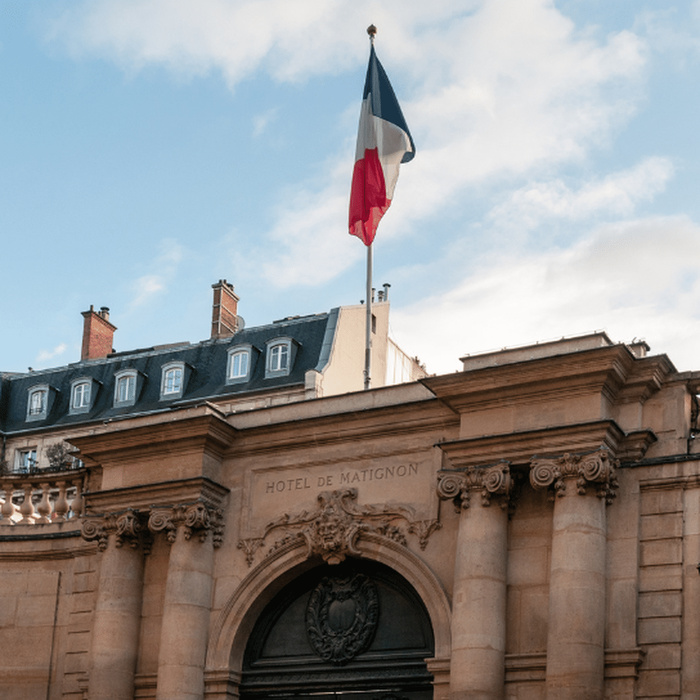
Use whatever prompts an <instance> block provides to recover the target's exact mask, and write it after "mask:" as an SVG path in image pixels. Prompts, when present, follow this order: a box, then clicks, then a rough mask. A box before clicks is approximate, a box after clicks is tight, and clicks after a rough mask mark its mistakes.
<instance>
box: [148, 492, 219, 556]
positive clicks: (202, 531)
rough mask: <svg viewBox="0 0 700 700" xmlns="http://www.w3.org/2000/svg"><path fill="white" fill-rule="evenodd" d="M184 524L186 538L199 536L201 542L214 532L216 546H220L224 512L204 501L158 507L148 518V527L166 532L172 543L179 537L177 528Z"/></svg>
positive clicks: (151, 529) (152, 530)
mask: <svg viewBox="0 0 700 700" xmlns="http://www.w3.org/2000/svg"><path fill="white" fill-rule="evenodd" d="M180 526H182V528H183V535H184V537H185V539H186V540H189V539H191V538H192V536H195V535H196V536H197V537H198V538H199V540H200V541H201V542H204V540H206V538H207V535H208V534H209V532H211V533H212V543H213V545H214V547H220V546H221V542H222V540H223V512H222V511H221V510H219V509H213V508H208V507H207V506H206V505H205V504H204V503H202V502H201V501H198V502H197V503H193V504H189V505H177V506H173V507H172V508H165V509H164V508H158V509H154V510H153V511H151V515H150V517H149V519H148V529H149V530H150V531H151V532H153V533H157V532H164V533H165V537H166V539H167V540H168V542H170V544H172V543H173V542H175V540H176V538H177V529H178V527H180Z"/></svg>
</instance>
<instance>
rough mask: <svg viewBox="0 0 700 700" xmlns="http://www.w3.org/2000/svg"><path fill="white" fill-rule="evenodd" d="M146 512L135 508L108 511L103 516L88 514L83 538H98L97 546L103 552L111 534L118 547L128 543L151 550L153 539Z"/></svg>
mask: <svg viewBox="0 0 700 700" xmlns="http://www.w3.org/2000/svg"><path fill="white" fill-rule="evenodd" d="M144 519H145V514H144V513H140V512H139V511H137V510H134V509H133V508H129V509H128V510H126V511H124V512H123V513H108V514H107V515H102V516H97V517H95V516H86V517H84V518H83V521H82V524H81V535H82V536H83V539H85V540H88V541H91V540H97V548H98V549H99V550H100V551H101V552H103V551H104V550H105V549H106V548H107V544H108V543H109V536H110V535H112V534H113V535H114V544H115V546H116V547H123V546H124V545H125V544H128V545H129V546H130V547H131V548H132V549H137V548H138V547H143V549H144V552H145V553H148V552H149V551H150V546H151V540H150V537H149V536H148V532H147V530H146V528H145V524H144Z"/></svg>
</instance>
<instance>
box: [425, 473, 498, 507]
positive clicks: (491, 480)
mask: <svg viewBox="0 0 700 700" xmlns="http://www.w3.org/2000/svg"><path fill="white" fill-rule="evenodd" d="M511 487H512V480H511V475H510V465H509V464H508V462H499V463H498V464H494V465H491V466H488V467H467V468H466V469H464V470H460V471H441V472H440V473H439V474H438V483H437V492H438V496H439V497H440V498H442V499H445V500H448V499H451V500H453V501H454V503H455V507H456V508H457V509H458V510H463V509H466V508H468V507H469V505H470V496H471V493H472V492H479V494H480V495H481V505H482V506H489V505H491V498H492V497H493V496H499V497H501V498H500V502H501V506H502V507H506V506H507V502H508V496H509V495H510V492H511Z"/></svg>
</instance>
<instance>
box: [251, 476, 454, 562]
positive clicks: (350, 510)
mask: <svg viewBox="0 0 700 700" xmlns="http://www.w3.org/2000/svg"><path fill="white" fill-rule="evenodd" d="M317 500H318V503H319V507H318V509H316V510H314V511H312V512H308V511H303V512H302V513H299V514H298V515H295V516H292V515H289V514H285V515H283V516H282V517H280V518H278V519H277V520H274V521H272V522H271V523H268V525H267V527H266V528H265V532H264V533H263V535H262V536H261V537H252V538H248V539H245V540H241V541H240V542H239V543H238V548H239V549H242V550H244V551H245V553H246V560H247V562H248V565H249V566H250V565H252V563H253V559H254V557H255V553H256V551H257V550H258V549H259V548H260V547H262V546H263V544H264V542H265V538H266V537H267V535H268V534H269V533H271V532H273V531H275V530H282V531H286V533H285V534H284V535H283V536H282V537H281V538H280V539H278V540H277V541H276V542H274V544H273V545H272V546H271V547H270V549H269V551H268V554H272V553H274V552H276V551H278V550H279V549H281V548H282V547H285V546H287V545H289V544H290V543H291V544H294V543H298V542H299V540H304V541H305V542H306V545H307V547H308V550H309V556H311V555H318V556H320V557H321V558H322V559H323V560H324V561H325V562H326V563H328V564H339V563H340V562H342V561H344V560H345V558H346V557H347V556H348V554H354V555H359V554H360V553H359V551H358V550H357V547H356V543H357V540H358V538H359V537H360V536H361V534H362V533H363V532H372V533H376V534H378V535H382V536H383V537H386V538H388V539H391V540H393V541H394V542H398V543H400V544H402V545H404V546H406V545H407V540H406V536H405V534H404V533H403V531H402V530H401V528H399V527H398V525H397V524H396V523H399V522H401V521H403V522H407V523H408V532H410V533H414V534H416V535H418V537H419V541H420V546H421V549H422V548H424V547H425V546H426V544H427V541H428V537H429V536H430V534H431V533H432V532H434V531H435V530H436V529H438V528H439V527H440V524H439V523H438V522H437V521H421V520H415V519H414V518H413V511H412V510H411V509H410V508H406V507H402V506H386V505H384V506H359V505H358V504H357V489H354V488H353V489H343V490H337V491H323V492H321V493H320V494H319V495H318V499H317Z"/></svg>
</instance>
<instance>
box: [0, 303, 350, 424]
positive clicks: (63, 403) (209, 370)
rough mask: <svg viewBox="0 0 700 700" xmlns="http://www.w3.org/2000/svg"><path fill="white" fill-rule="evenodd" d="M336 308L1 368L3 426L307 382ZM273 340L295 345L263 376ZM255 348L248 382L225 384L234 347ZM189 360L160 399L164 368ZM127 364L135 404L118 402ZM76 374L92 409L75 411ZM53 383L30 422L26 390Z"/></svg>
mask: <svg viewBox="0 0 700 700" xmlns="http://www.w3.org/2000/svg"><path fill="white" fill-rule="evenodd" d="M338 312H339V310H338V309H332V310H331V311H330V312H328V313H322V314H315V315H312V316H303V317H293V318H288V319H283V320H281V321H276V322H274V323H272V324H269V325H266V326H258V327H253V328H246V329H243V330H241V331H238V332H237V333H236V334H235V335H234V336H232V337H228V338H217V339H210V340H205V341H202V342H200V343H195V344H189V343H188V344H182V345H176V346H164V347H155V348H147V349H141V350H134V351H128V352H118V353H112V354H110V355H108V356H107V357H105V358H100V359H95V360H85V361H82V362H76V363H73V364H69V365H67V366H65V367H59V368H55V369H46V370H39V371H31V372H28V373H22V374H15V373H4V374H3V373H0V431H2V432H3V433H5V434H6V435H9V434H11V433H16V432H21V431H26V430H37V429H39V430H40V429H41V428H43V427H51V426H55V427H60V426H70V425H77V424H80V423H88V422H93V421H104V420H109V419H111V418H116V417H119V416H128V415H132V414H142V413H147V412H151V411H159V410H167V409H168V408H169V407H170V406H181V405H183V404H186V403H196V402H198V401H204V400H218V399H223V398H226V397H227V396H231V397H236V396H238V395H244V394H252V393H257V392H262V391H274V390H283V389H290V388H292V387H295V386H304V383H305V375H306V372H308V371H309V370H317V371H322V370H323V369H324V367H325V366H326V364H327V363H328V361H329V358H330V350H331V347H332V343H333V338H334V334H335V329H336V324H337V319H338ZM276 339H290V340H291V341H292V344H293V346H294V350H293V352H292V361H291V366H290V368H289V373H287V374H284V375H278V376H268V377H266V376H265V366H266V359H267V358H266V347H267V346H268V344H269V343H271V342H272V341H274V340H276ZM246 347H250V348H252V353H251V361H252V366H251V370H250V376H249V377H248V379H247V380H245V381H241V380H236V381H235V382H228V383H227V366H228V357H229V351H230V350H232V349H234V348H241V349H243V348H246ZM177 362H183V363H185V368H186V371H185V384H184V388H183V391H182V394H181V395H179V396H178V397H177V398H172V399H164V398H162V397H161V378H162V372H163V367H164V366H166V365H168V364H170V363H177ZM122 370H135V371H136V372H137V373H138V377H139V379H140V382H139V386H138V388H137V395H136V398H135V402H134V403H133V405H129V406H115V405H114V395H115V381H116V379H115V377H116V375H117V374H118V373H119V372H121V371H122ZM77 379H91V380H94V381H93V384H92V386H93V387H94V388H93V392H94V395H93V397H92V401H91V405H90V408H89V410H88V411H85V412H82V413H75V412H71V410H70V402H71V385H72V383H73V382H74V381H75V380H77ZM41 385H44V386H48V388H49V391H50V392H51V395H52V400H50V401H49V405H48V410H47V415H46V417H45V418H41V419H36V418H34V419H32V420H31V421H28V420H27V406H28V404H27V402H28V397H29V392H30V391H31V390H32V389H33V388H34V387H38V386H41Z"/></svg>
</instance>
